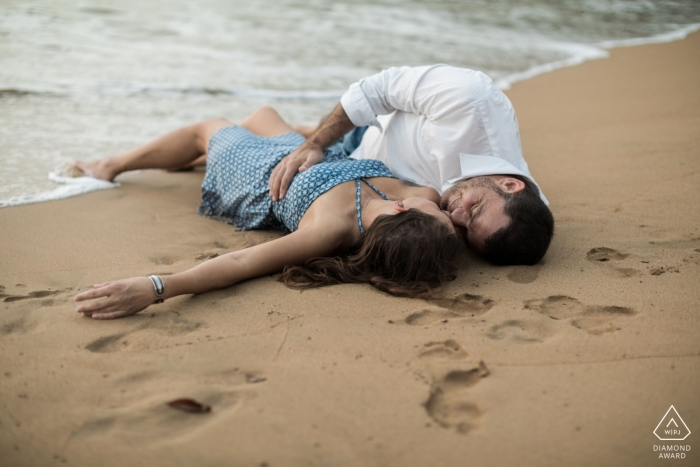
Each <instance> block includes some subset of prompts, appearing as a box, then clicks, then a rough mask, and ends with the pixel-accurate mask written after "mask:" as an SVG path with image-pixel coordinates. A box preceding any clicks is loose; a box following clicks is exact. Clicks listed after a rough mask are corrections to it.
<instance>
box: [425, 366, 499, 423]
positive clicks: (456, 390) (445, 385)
mask: <svg viewBox="0 0 700 467" xmlns="http://www.w3.org/2000/svg"><path fill="white" fill-rule="evenodd" d="M488 375H489V370H488V368H486V365H485V364H484V362H481V363H480V364H479V366H477V367H475V368H470V369H468V370H452V371H449V372H448V373H447V374H445V375H443V376H441V377H439V378H435V379H434V380H433V383H432V386H431V389H430V396H429V397H428V400H427V401H425V403H424V404H423V406H424V407H425V410H426V411H427V412H428V415H430V417H431V418H432V419H433V420H435V422H436V423H437V424H438V425H440V426H442V427H443V428H453V429H455V430H457V432H458V433H463V434H466V433H469V432H470V431H472V430H473V429H475V428H476V427H478V425H479V421H480V419H481V416H482V415H483V412H482V411H481V409H479V407H478V406H477V405H476V404H475V403H473V402H470V401H468V400H466V396H467V393H468V390H469V388H471V387H472V386H474V385H475V384H477V383H478V382H479V381H481V379H482V378H485V377H486V376H488Z"/></svg>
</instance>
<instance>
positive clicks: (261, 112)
mask: <svg viewBox="0 0 700 467" xmlns="http://www.w3.org/2000/svg"><path fill="white" fill-rule="evenodd" d="M239 126H240V127H241V128H245V129H246V130H248V131H250V132H251V133H255V134H256V135H258V136H278V135H283V134H285V133H289V132H290V131H296V132H297V133H301V134H302V136H304V137H307V135H306V134H305V133H302V132H301V131H299V128H314V129H315V128H316V127H291V126H289V124H287V122H285V121H284V120H283V119H282V117H280V115H279V114H278V113H277V111H276V110H275V109H273V108H272V107H261V108H259V109H258V110H256V111H255V112H253V113H252V114H250V115H248V116H247V117H246V118H244V119H243V121H242V122H241V123H240V125H239ZM311 133H313V131H312V132H311ZM311 133H309V134H311ZM206 164H207V155H206V154H203V155H201V156H199V157H198V158H197V159H195V160H193V161H192V162H190V163H188V164H187V165H185V166H183V167H177V168H174V169H169V170H171V171H178V170H190V169H193V168H194V167H197V166H201V165H206Z"/></svg>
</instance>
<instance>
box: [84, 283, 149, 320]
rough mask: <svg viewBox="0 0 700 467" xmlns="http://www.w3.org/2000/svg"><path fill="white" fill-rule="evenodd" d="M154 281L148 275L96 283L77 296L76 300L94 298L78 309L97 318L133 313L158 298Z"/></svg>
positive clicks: (109, 317) (116, 316) (110, 317)
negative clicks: (90, 288)
mask: <svg viewBox="0 0 700 467" xmlns="http://www.w3.org/2000/svg"><path fill="white" fill-rule="evenodd" d="M156 298H157V297H156V292H155V290H154V289H153V283H152V282H151V280H150V279H149V278H148V277H132V278H131V279H124V280H121V281H115V282H105V283H104V284H95V285H93V286H92V290H88V291H87V292H83V293H80V294H78V295H76V296H75V298H74V300H75V301H76V302H82V301H84V300H94V299H99V300H94V301H92V302H89V303H86V304H84V305H80V306H78V308H77V309H76V311H77V312H78V313H82V314H84V315H85V316H89V317H92V318H95V319H114V318H122V317H124V316H129V315H133V314H134V313H138V312H139V311H141V310H144V309H146V308H147V307H148V305H150V304H152V303H153V302H154V301H155V300H156Z"/></svg>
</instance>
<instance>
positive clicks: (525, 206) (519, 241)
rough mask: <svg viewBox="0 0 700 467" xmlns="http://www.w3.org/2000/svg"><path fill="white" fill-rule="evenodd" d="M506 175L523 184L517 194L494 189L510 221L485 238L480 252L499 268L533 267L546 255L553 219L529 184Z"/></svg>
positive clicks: (534, 187)
mask: <svg viewBox="0 0 700 467" xmlns="http://www.w3.org/2000/svg"><path fill="white" fill-rule="evenodd" d="M510 176H511V177H514V178H517V179H518V180H521V181H522V182H523V183H525V189H524V190H523V191H521V192H520V193H506V192H503V191H500V190H497V191H498V193H499V195H500V196H501V197H502V198H503V199H504V200H505V203H506V204H505V207H504V212H505V214H506V215H507V216H508V217H510V219H511V221H510V224H509V225H508V226H506V227H503V228H502V229H500V230H498V231H496V232H495V233H493V234H492V235H490V236H489V237H488V238H487V239H486V241H485V246H484V249H483V251H482V252H481V253H482V254H483V255H484V256H485V257H486V259H487V260H489V261H490V262H492V263H493V264H497V265H500V266H507V265H515V264H527V265H533V264H535V263H537V262H538V261H539V260H540V259H542V257H543V256H544V254H545V253H546V252H547V248H548V247H549V242H550V241H551V240H552V235H553V234H554V217H553V216H552V212H551V211H550V210H549V208H548V207H547V206H546V205H545V204H544V202H543V201H542V199H541V198H540V194H539V190H538V189H537V186H535V184H534V183H532V181H530V180H529V179H527V178H525V177H519V176H515V175H510Z"/></svg>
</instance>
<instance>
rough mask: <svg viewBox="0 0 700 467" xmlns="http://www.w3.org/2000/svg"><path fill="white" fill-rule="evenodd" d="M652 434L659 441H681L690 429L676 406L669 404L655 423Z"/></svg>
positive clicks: (688, 433)
mask: <svg viewBox="0 0 700 467" xmlns="http://www.w3.org/2000/svg"><path fill="white" fill-rule="evenodd" d="M654 434H655V435H656V437H657V438H659V439H660V440H661V441H683V440H684V439H686V438H687V437H688V436H689V435H690V430H689V429H688V425H686V424H685V422H684V421H683V419H682V418H681V416H680V414H679V413H678V411H677V410H676V408H675V407H674V406H671V407H669V408H668V410H667V411H666V415H664V417H663V418H662V419H661V421H660V422H659V424H658V425H656V428H655V429H654Z"/></svg>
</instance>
